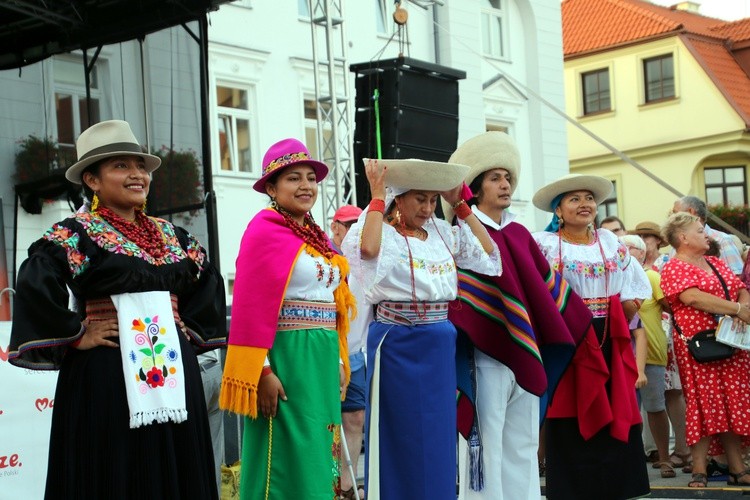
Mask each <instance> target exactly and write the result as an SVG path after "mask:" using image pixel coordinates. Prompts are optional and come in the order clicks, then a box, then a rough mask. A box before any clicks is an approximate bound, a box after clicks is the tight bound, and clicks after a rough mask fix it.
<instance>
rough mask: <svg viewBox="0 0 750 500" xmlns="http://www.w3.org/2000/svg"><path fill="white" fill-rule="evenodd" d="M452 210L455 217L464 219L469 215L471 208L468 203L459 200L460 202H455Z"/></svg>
mask: <svg viewBox="0 0 750 500" xmlns="http://www.w3.org/2000/svg"><path fill="white" fill-rule="evenodd" d="M453 210H454V211H455V212H456V217H458V218H459V219H461V220H464V219H465V218H467V217H468V216H470V215H471V214H472V213H474V212H472V211H471V208H470V207H469V205H467V204H466V202H465V201H463V200H461V201H460V202H458V203H456V204H455V205H454V206H453Z"/></svg>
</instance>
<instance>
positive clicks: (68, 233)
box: [42, 224, 90, 277]
mask: <svg viewBox="0 0 750 500" xmlns="http://www.w3.org/2000/svg"><path fill="white" fill-rule="evenodd" d="M42 238H43V239H45V240H48V241H51V242H53V243H56V244H57V245H59V246H61V247H62V248H63V249H64V250H65V253H66V254H67V257H68V268H69V269H70V272H71V274H73V277H76V276H78V275H79V274H81V273H82V272H83V271H85V270H86V268H87V267H88V265H89V262H90V261H89V258H88V257H87V256H86V255H84V254H83V253H82V252H80V251H79V250H78V242H79V239H80V237H79V235H78V234H77V233H75V232H73V231H72V230H70V229H68V228H67V227H65V226H61V225H60V224H55V225H54V226H52V227H51V228H50V229H48V230H47V232H46V233H44V236H42Z"/></svg>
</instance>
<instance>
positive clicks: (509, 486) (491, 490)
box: [458, 349, 541, 500]
mask: <svg viewBox="0 0 750 500" xmlns="http://www.w3.org/2000/svg"><path fill="white" fill-rule="evenodd" d="M474 356H475V361H476V368H477V401H476V404H477V415H478V418H479V433H480V434H481V437H482V465H483V469H484V488H483V489H482V491H472V490H471V488H470V487H469V448H468V445H467V443H466V440H465V439H459V440H458V441H459V450H458V457H459V471H460V473H461V487H460V490H459V495H458V498H459V500H479V499H483V500H484V499H487V500H490V499H491V500H526V499H538V498H541V491H540V486H539V463H538V461H537V449H538V448H539V398H538V397H537V396H534V395H533V394H531V393H529V392H526V391H525V390H523V389H522V388H521V387H520V386H519V385H518V384H517V383H516V377H515V375H514V374H513V372H512V371H511V370H510V369H509V368H508V367H507V366H505V365H504V364H502V363H500V362H498V361H496V360H495V359H493V358H491V357H489V356H487V355H485V354H483V353H481V352H480V351H478V350H476V349H475V350H474Z"/></svg>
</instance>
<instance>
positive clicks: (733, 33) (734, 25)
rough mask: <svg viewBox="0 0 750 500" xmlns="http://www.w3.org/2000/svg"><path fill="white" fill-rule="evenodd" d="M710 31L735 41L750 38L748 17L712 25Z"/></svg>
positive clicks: (749, 19) (743, 40)
mask: <svg viewBox="0 0 750 500" xmlns="http://www.w3.org/2000/svg"><path fill="white" fill-rule="evenodd" d="M711 31H712V32H713V33H715V34H716V35H718V36H720V37H722V38H728V39H730V40H732V41H733V42H735V43H738V42H745V41H748V40H750V18H746V19H740V20H739V21H734V22H731V23H722V24H720V25H718V26H714V27H713V28H712V29H711Z"/></svg>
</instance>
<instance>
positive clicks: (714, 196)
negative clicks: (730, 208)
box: [706, 187, 724, 205]
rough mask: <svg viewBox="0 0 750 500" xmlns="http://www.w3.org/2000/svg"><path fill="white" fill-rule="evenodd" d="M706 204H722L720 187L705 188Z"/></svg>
mask: <svg viewBox="0 0 750 500" xmlns="http://www.w3.org/2000/svg"><path fill="white" fill-rule="evenodd" d="M706 204H707V205H723V204H724V193H723V190H722V188H720V187H715V188H706Z"/></svg>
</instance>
